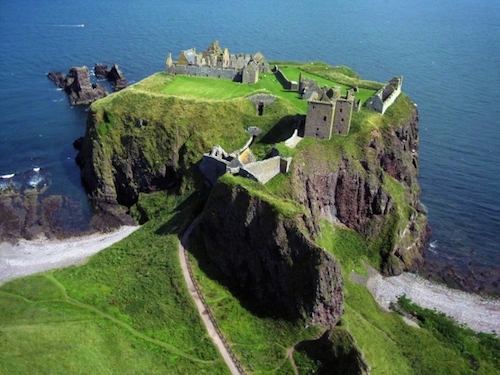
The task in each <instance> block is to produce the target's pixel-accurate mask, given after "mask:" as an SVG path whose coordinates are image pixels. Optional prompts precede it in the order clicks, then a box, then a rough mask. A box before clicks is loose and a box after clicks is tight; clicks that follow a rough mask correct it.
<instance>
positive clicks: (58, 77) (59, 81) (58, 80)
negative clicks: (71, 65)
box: [47, 72, 65, 89]
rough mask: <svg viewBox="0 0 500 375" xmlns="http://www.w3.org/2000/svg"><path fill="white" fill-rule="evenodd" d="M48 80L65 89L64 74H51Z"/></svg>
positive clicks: (48, 74)
mask: <svg viewBox="0 0 500 375" xmlns="http://www.w3.org/2000/svg"><path fill="white" fill-rule="evenodd" d="M47 78H48V79H50V80H51V81H52V82H54V84H55V85H56V86H57V87H59V88H61V89H63V88H64V86H65V83H64V78H65V76H64V74H62V73H61V72H49V73H47Z"/></svg>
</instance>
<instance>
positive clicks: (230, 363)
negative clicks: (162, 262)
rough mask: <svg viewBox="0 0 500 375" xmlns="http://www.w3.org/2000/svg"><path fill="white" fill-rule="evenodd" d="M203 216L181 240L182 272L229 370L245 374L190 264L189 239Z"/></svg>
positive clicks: (232, 372)
mask: <svg viewBox="0 0 500 375" xmlns="http://www.w3.org/2000/svg"><path fill="white" fill-rule="evenodd" d="M200 219H201V216H198V217H197V218H196V219H195V220H194V221H193V222H192V223H191V224H190V225H189V227H188V229H187V230H186V231H185V232H184V234H183V235H182V237H181V240H180V241H179V249H178V251H179V261H180V263H181V268H182V274H183V275H184V280H185V281H186V285H187V287H188V290H189V294H190V295H191V297H192V298H193V301H194V303H195V305H196V308H197V309H198V313H199V314H200V317H201V320H202V321H203V324H205V327H206V329H207V332H208V335H209V336H210V338H211V339H212V341H213V342H214V344H215V346H216V348H217V349H218V350H219V352H220V354H221V356H222V358H223V359H224V361H225V362H226V364H227V367H228V368H229V371H231V374H233V375H241V374H244V371H243V368H242V367H241V365H240V364H239V362H238V361H237V359H236V358H235V357H234V355H232V353H231V352H230V349H229V346H228V344H227V342H226V340H225V338H224V337H223V335H222V333H221V332H220V330H219V329H218V328H217V327H216V326H215V324H216V323H214V320H213V318H212V315H211V312H210V310H209V307H208V306H207V305H206V303H205V300H204V298H203V296H202V294H201V292H200V290H199V288H198V287H197V284H196V281H195V280H194V277H193V273H192V270H191V267H190V265H189V259H188V255H187V249H186V246H187V242H188V239H189V235H190V234H191V232H192V231H193V229H194V228H195V227H196V225H197V224H198V223H199V221H200Z"/></svg>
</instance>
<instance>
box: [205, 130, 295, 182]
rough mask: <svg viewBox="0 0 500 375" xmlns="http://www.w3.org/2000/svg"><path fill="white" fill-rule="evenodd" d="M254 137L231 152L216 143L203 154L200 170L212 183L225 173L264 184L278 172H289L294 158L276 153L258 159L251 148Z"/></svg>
mask: <svg viewBox="0 0 500 375" xmlns="http://www.w3.org/2000/svg"><path fill="white" fill-rule="evenodd" d="M254 139H255V136H252V137H251V138H250V140H249V141H248V142H247V144H246V145H245V146H243V147H242V148H241V149H239V150H237V151H234V152H231V153H227V152H226V151H224V149H223V148H222V147H221V146H219V145H216V146H215V147H214V148H213V149H212V151H210V152H209V153H206V154H204V155H203V159H202V160H201V163H200V166H199V168H200V171H201V172H202V173H203V175H204V176H205V177H206V178H207V180H208V181H210V183H211V184H212V185H213V184H215V182H216V181H217V179H218V178H219V177H220V176H222V175H223V174H225V173H231V174H234V175H240V176H244V177H247V178H250V179H252V180H254V181H259V182H261V183H263V184H265V183H266V182H268V181H269V180H270V179H271V178H273V177H274V176H276V175H277V174H278V173H287V172H288V170H289V168H290V163H291V160H292V158H283V157H281V156H279V155H275V156H272V157H270V158H268V159H265V160H260V161H258V160H257V159H256V158H255V155H254V154H253V152H252V150H250V145H251V144H252V143H253V141H254Z"/></svg>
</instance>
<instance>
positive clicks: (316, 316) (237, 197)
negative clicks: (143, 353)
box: [201, 176, 344, 328]
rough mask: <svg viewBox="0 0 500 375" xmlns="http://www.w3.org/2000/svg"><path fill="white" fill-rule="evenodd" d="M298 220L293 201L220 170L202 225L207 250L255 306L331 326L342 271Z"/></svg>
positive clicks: (335, 315)
mask: <svg viewBox="0 0 500 375" xmlns="http://www.w3.org/2000/svg"><path fill="white" fill-rule="evenodd" d="M228 208H230V209H228ZM303 220H304V215H303V214H302V213H301V210H300V208H299V207H298V206H297V205H295V204H293V203H292V202H276V201H274V200H273V198H272V197H271V196H269V195H267V193H265V192H262V190H261V189H260V187H259V186H258V184H257V183H253V182H252V181H246V180H244V179H243V178H241V177H232V176H224V177H223V178H221V179H220V180H219V182H218V183H217V184H216V185H215V186H214V188H213V190H212V192H211V193H210V196H209V198H208V200H207V202H206V205H205V208H204V210H203V218H202V222H201V230H202V233H203V241H204V245H205V248H206V251H207V254H208V256H209V257H210V258H211V260H212V261H213V262H214V263H215V264H216V265H217V267H218V268H219V269H220V270H221V272H222V273H223V274H224V275H225V276H226V277H228V278H229V279H230V280H231V281H232V283H233V285H235V286H236V287H237V288H240V289H242V290H244V291H245V292H246V293H247V294H250V295H251V297H252V299H253V300H254V301H255V303H254V306H255V305H256V306H255V307H256V308H257V309H259V310H262V311H265V314H276V315H278V316H281V317H285V318H289V319H299V318H301V319H303V320H304V321H307V322H309V323H314V324H320V325H322V326H324V327H326V328H330V327H333V326H334V325H335V324H336V323H337V321H338V319H339V318H340V316H341V315H342V313H343V304H342V303H343V284H344V283H343V279H342V273H341V271H340V265H339V264H338V262H337V261H336V260H335V259H334V258H333V256H332V255H330V254H328V253H327V252H326V251H325V250H324V249H322V248H321V247H319V246H317V245H316V244H314V242H312V241H311V240H310V239H309V238H308V235H307V231H306V230H305V229H304V228H305V225H306V224H305V223H304V221H303Z"/></svg>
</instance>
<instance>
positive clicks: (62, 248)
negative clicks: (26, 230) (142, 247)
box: [0, 226, 139, 285]
mask: <svg viewBox="0 0 500 375" xmlns="http://www.w3.org/2000/svg"><path fill="white" fill-rule="evenodd" d="M138 228H139V227H138V226H124V227H121V228H119V229H118V230H116V231H114V232H111V233H104V234H103V233H96V234H92V235H89V236H82V237H73V238H69V239H65V240H48V239H38V240H34V241H27V240H20V241H19V242H18V243H17V244H16V245H12V244H10V243H7V242H2V243H0V285H2V284H4V283H6V282H7V281H9V280H13V279H17V278H19V277H23V276H28V275H32V274H35V273H39V272H44V271H49V270H52V269H55V268H63V267H67V266H70V265H78V264H82V263H84V262H85V261H86V260H87V259H88V258H89V257H90V256H91V255H93V254H95V253H98V252H99V251H101V250H104V249H105V248H107V247H109V246H111V245H112V244H114V243H115V242H118V241H120V240H121V239H123V238H125V237H127V236H128V235H129V234H130V233H132V232H134V231H135V230H136V229H138Z"/></svg>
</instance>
